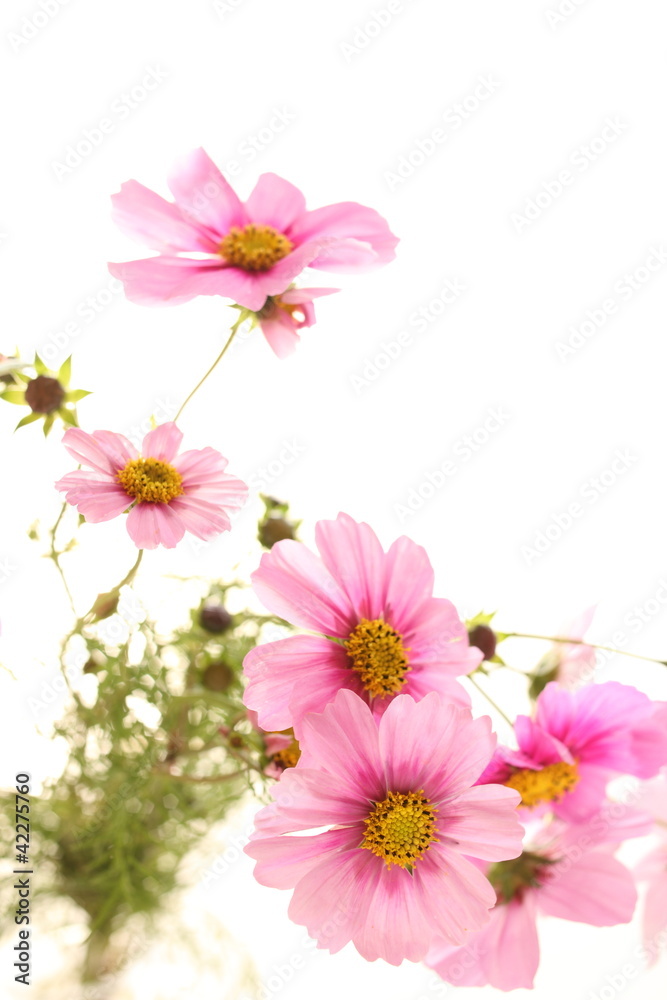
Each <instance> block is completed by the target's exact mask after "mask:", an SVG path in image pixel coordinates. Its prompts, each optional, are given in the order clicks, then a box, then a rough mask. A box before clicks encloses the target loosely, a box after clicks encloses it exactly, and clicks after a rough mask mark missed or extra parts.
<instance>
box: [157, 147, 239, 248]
mask: <svg viewBox="0 0 667 1000" xmlns="http://www.w3.org/2000/svg"><path fill="white" fill-rule="evenodd" d="M168 181H169V188H170V190H171V193H172V194H173V196H174V198H175V199H176V202H177V204H178V205H179V207H180V208H181V209H182V210H183V213H184V214H185V217H186V218H190V219H195V220H196V221H197V222H200V223H202V224H203V225H205V226H207V227H208V228H209V229H210V230H211V233H212V234H217V235H219V236H220V237H222V236H224V235H225V234H226V233H228V232H229V230H230V229H231V227H232V226H244V225H245V224H246V222H247V221H248V219H247V217H246V213H245V211H244V208H243V205H242V204H241V202H240V201H239V199H238V197H237V195H236V194H235V193H234V190H233V189H232V187H231V186H230V185H229V184H228V183H227V181H226V180H225V178H224V177H223V176H222V174H221V173H220V171H219V170H218V168H217V167H216V165H215V163H214V162H213V160H212V159H211V158H210V156H209V155H208V154H207V153H205V152H204V150H203V149H195V150H193V151H192V152H191V153H188V154H186V155H185V156H183V157H181V159H180V160H179V161H178V162H177V163H176V164H175V166H174V168H173V170H172V171H171V173H170V175H169V179H168Z"/></svg>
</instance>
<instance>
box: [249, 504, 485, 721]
mask: <svg viewBox="0 0 667 1000" xmlns="http://www.w3.org/2000/svg"><path fill="white" fill-rule="evenodd" d="M315 537H316V542H317V547H318V549H319V552H320V557H319V558H318V557H317V556H316V555H315V554H314V553H312V552H311V551H310V550H309V549H307V548H306V546H305V545H302V544H301V543H300V542H296V541H289V540H286V541H283V542H278V543H277V544H276V545H274V546H273V548H272V549H271V551H270V552H267V553H265V554H264V555H263V556H262V560H261V562H260V565H259V569H258V570H256V572H255V573H253V576H252V580H253V585H254V588H255V592H256V593H257V595H258V596H259V598H260V599H261V600H262V602H263V603H264V604H265V605H266V607H267V608H268V609H269V610H270V611H271V612H273V613H274V614H277V615H280V616H281V617H282V618H285V619H287V620H288V621H290V622H292V623H293V624H295V625H298V626H300V627H301V628H305V629H311V630H312V631H314V632H319V633H320V634H319V635H295V636H290V637H289V638H287V639H279V640H278V641H277V642H269V643H266V644H264V645H262V646H257V647H256V648H255V649H253V650H251V652H250V653H249V654H248V655H247V656H246V658H245V661H244V673H245V675H246V677H247V679H248V687H247V689H246V693H245V697H244V701H245V704H246V706H247V707H248V708H252V709H255V711H256V712H257V713H258V716H259V723H260V725H261V726H262V727H263V728H264V729H266V730H274V731H275V730H283V729H289V728H290V727H293V728H295V729H296V731H297V736H298V735H299V733H298V726H299V724H300V721H301V719H302V718H303V716H304V715H305V714H306V712H320V711H322V709H323V708H324V706H325V705H326V704H327V703H328V702H329V701H331V700H332V699H333V698H334V697H335V695H336V693H337V692H338V691H339V690H340V688H349V689H350V690H352V691H354V692H356V693H357V694H358V695H359V696H360V697H362V698H363V699H364V700H365V701H366V702H367V703H368V704H371V705H372V706H373V708H374V710H376V711H377V712H382V711H384V709H386V707H387V705H388V704H389V703H390V701H391V700H392V699H393V698H395V697H396V696H397V695H398V694H410V695H412V696H413V697H414V698H416V699H419V698H423V697H424V695H426V694H428V693H429V691H440V692H441V693H442V694H445V695H447V697H448V698H450V699H451V700H452V701H454V702H456V703H458V704H459V705H469V704H470V701H469V698H468V695H467V692H466V691H464V689H463V688H462V686H461V685H460V684H459V683H458V682H457V681H456V680H455V678H456V676H458V675H461V674H467V673H470V671H471V670H474V669H475V667H476V666H477V665H478V664H479V663H480V661H481V659H482V652H481V651H480V650H479V649H476V648H473V647H470V646H469V645H468V634H467V631H466V628H465V625H464V624H463V622H461V620H460V619H459V617H458V614H457V613H456V610H455V608H454V606H453V604H451V602H450V601H447V600H445V599H444V598H436V597H433V596H432V593H433V569H432V567H431V564H430V562H429V560H428V556H427V555H426V552H425V551H424V549H422V548H421V547H420V546H419V545H416V544H415V543H414V542H412V541H411V540H410V539H409V538H405V537H402V538H399V539H398V540H397V541H395V542H394V544H393V545H392V546H391V548H390V549H389V551H388V552H384V551H383V549H382V546H381V545H380V542H379V541H378V539H377V537H376V535H375V533H374V532H373V531H372V529H371V528H370V527H369V526H368V525H367V524H358V523H357V522H356V521H353V520H352V518H351V517H349V516H348V515H347V514H339V515H338V518H337V519H336V520H335V521H320V522H319V523H318V524H317V528H316V535H315Z"/></svg>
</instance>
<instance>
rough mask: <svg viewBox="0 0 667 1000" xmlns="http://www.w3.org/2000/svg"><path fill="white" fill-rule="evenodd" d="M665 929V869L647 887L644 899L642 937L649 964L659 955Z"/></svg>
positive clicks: (666, 893) (666, 916)
mask: <svg viewBox="0 0 667 1000" xmlns="http://www.w3.org/2000/svg"><path fill="white" fill-rule="evenodd" d="M666 930H667V869H666V870H665V871H664V872H663V874H662V875H661V876H660V877H659V878H657V879H656V880H655V882H654V883H653V884H652V885H651V886H650V887H649V890H648V892H647V893H646V899H645V901H644V915H643V939H644V946H645V948H646V950H647V951H648V953H649V956H650V959H649V965H653V964H654V963H655V962H656V961H657V960H658V958H659V957H660V950H661V947H662V948H664V944H665V931H666Z"/></svg>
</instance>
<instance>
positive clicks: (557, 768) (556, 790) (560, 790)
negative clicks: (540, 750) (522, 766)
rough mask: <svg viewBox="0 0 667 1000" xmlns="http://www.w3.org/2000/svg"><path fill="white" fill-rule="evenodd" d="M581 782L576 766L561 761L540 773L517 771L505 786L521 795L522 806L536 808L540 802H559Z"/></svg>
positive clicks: (544, 768) (548, 766)
mask: <svg viewBox="0 0 667 1000" xmlns="http://www.w3.org/2000/svg"><path fill="white" fill-rule="evenodd" d="M578 781H579V772H578V770H577V765H576V764H568V763H566V761H564V760H561V761H558V762H557V763H556V764H548V765H547V766H546V767H543V768H542V769H541V770H540V771H530V770H525V771H521V770H519V771H515V772H514V774H512V775H511V776H510V777H509V778H508V779H507V781H505V782H504V784H505V785H506V786H507V787H508V788H514V789H515V790H516V791H517V792H519V794H520V795H521V803H520V804H521V805H522V806H528V807H529V808H530V807H532V806H536V805H537V804H538V803H539V802H558V801H560V799H562V798H563V796H564V795H566V794H567V793H568V792H571V791H572V789H573V788H574V787H575V785H576V784H577V783H578Z"/></svg>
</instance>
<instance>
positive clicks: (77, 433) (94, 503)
mask: <svg viewBox="0 0 667 1000" xmlns="http://www.w3.org/2000/svg"><path fill="white" fill-rule="evenodd" d="M182 438H183V435H182V433H181V431H179V429H178V427H177V426H176V424H174V423H166V424H161V425H160V426H159V427H156V428H155V430H153V431H150V432H149V433H148V434H147V435H146V436H145V438H144V440H143V449H142V451H143V454H142V455H139V453H138V451H137V450H136V448H135V447H134V445H132V444H131V443H130V442H129V441H128V440H127V438H126V437H123V435H122V434H115V433H113V432H112V431H94V432H93V433H92V434H87V433H86V432H85V431H82V430H79V428H77V427H73V428H70V429H69V430H68V431H67V432H66V433H65V435H64V437H63V444H64V445H65V447H66V448H67V450H68V452H69V453H70V455H71V456H72V458H74V459H76V461H77V462H80V463H81V464H82V465H86V466H88V468H89V469H92V470H93V471H92V472H89V471H85V470H80V471H77V472H70V473H69V474H68V475H66V476H63V478H62V479H61V480H59V482H57V483H56V489H58V490H62V491H64V492H65V495H66V499H67V502H68V503H71V504H72V505H73V506H75V507H77V508H78V509H79V513H81V514H83V516H84V517H85V519H86V521H91V522H93V523H99V522H100V521H109V520H111V518H113V517H117V516H118V515H119V514H122V513H123V512H124V511H126V510H127V509H128V508H130V512H129V514H128V517H127V530H128V534H129V535H130V538H131V539H132V541H133V542H134V543H135V545H136V546H137V547H138V548H140V549H154V548H156V546H158V545H164V546H165V548H168V549H172V548H173V547H174V546H175V545H176V544H177V543H178V542H180V540H181V539H182V538H183V535H184V534H185V532H186V531H189V532H191V534H193V535H196V536H197V538H202V539H207V538H211V537H212V536H213V535H217V534H220V532H222V531H229V529H230V527H231V524H230V521H229V517H228V516H227V515H228V511H229V510H230V509H231V508H234V507H242V506H243V503H244V501H245V499H246V496H247V493H248V490H247V487H246V485H245V483H242V482H241V480H240V479H236V478H235V477H234V476H230V475H228V474H227V473H226V472H225V471H224V470H225V467H226V465H227V459H226V458H223V457H222V455H221V454H220V452H218V451H215V449H213V448H203V449H201V450H196V451H185V452H183V453H182V454H180V455H179V454H178V449H179V447H180V444H181V440H182Z"/></svg>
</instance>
